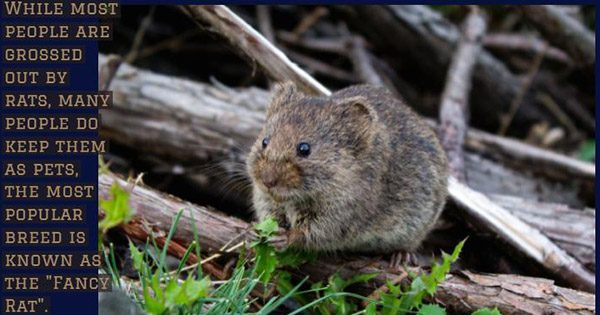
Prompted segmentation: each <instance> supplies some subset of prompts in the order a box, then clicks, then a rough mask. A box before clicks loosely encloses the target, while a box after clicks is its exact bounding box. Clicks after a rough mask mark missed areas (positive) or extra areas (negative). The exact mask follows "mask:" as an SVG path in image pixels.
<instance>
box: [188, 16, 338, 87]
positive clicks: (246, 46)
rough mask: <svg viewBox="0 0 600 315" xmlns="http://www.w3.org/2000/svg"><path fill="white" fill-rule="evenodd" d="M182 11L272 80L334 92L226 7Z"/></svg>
mask: <svg viewBox="0 0 600 315" xmlns="http://www.w3.org/2000/svg"><path fill="white" fill-rule="evenodd" d="M181 8H182V10H183V11H184V12H186V13H187V14H188V15H189V16H190V17H192V18H193V19H194V20H195V21H197V22H199V23H200V24H203V23H208V24H209V25H210V26H211V27H212V28H213V30H214V31H215V32H217V33H219V34H221V35H223V36H224V37H225V38H227V39H229V42H230V43H231V44H232V45H233V46H235V47H237V48H238V50H239V51H240V52H243V53H244V54H245V55H246V56H247V57H249V58H250V60H251V63H252V64H254V63H257V64H258V65H259V66H260V67H261V68H262V69H263V70H264V71H265V73H266V74H267V75H269V76H270V77H271V78H273V79H275V80H278V79H280V78H289V79H290V80H292V81H294V82H296V84H298V86H300V87H301V88H302V89H304V90H306V91H311V92H313V93H318V94H329V93H331V92H330V91H329V90H328V89H327V88H325V87H324V86H322V85H321V84H320V83H319V82H317V81H316V80H315V79H313V78H312V77H311V76H310V75H308V74H307V73H306V72H304V71H303V70H302V69H300V68H299V67H298V66H297V65H296V64H294V63H293V62H291V61H290V60H289V59H288V58H287V57H286V56H285V54H284V53H283V52H281V50H279V49H277V48H276V47H275V46H273V44H271V43H270V42H269V41H268V40H267V39H265V38H264V37H263V36H262V35H261V34H260V33H258V32H257V31H256V30H255V29H254V28H252V27H251V26H250V25H248V24H247V23H246V22H244V20H242V19H241V18H240V17H238V16H237V15H236V14H235V13H233V12H231V10H229V9H228V8H227V7H226V6H223V5H186V6H181Z"/></svg>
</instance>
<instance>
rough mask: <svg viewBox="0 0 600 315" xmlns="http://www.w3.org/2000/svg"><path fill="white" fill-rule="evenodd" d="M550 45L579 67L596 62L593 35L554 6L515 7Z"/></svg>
mask: <svg viewBox="0 0 600 315" xmlns="http://www.w3.org/2000/svg"><path fill="white" fill-rule="evenodd" d="M516 7H517V8H518V9H519V10H520V11H521V12H523V14H524V15H525V17H526V18H527V19H529V20H530V21H531V22H532V23H533V24H534V25H535V26H536V27H537V28H538V29H539V30H540V32H542V34H544V37H546V38H547V39H548V41H549V42H551V43H552V44H554V45H556V46H558V47H560V48H562V49H564V50H565V51H566V52H567V53H569V55H570V56H571V58H572V59H573V61H574V62H575V63H576V64H578V65H580V66H589V65H592V64H594V63H595V61H596V39H595V36H594V33H593V32H591V31H590V30H588V29H587V28H586V27H585V26H583V24H581V22H579V21H577V20H576V19H574V18H573V17H572V16H569V14H568V13H567V12H565V11H564V10H561V9H559V8H558V7H556V6H554V5H520V6H516Z"/></svg>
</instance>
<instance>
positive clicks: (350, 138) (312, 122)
mask: <svg viewBox="0 0 600 315" xmlns="http://www.w3.org/2000/svg"><path fill="white" fill-rule="evenodd" d="M246 167H247V171H248V174H249V177H250V179H251V181H252V205H253V208H254V211H255V215H256V217H257V219H258V220H263V219H264V218H265V217H267V216H272V217H273V218H275V219H276V220H277V221H278V222H279V224H280V226H285V227H286V228H287V231H288V232H287V233H288V240H289V243H290V244H289V245H290V246H293V247H298V248H302V249H307V250H315V251H329V252H332V251H333V252H336V251H352V252H395V251H406V252H410V251H413V250H415V249H416V248H417V247H418V246H419V245H420V243H421V242H422V240H423V239H424V238H425V236H426V235H427V233H428V232H429V231H430V230H431V229H432V227H433V225H434V223H435V222H436V219H437V218H438V217H439V215H440V213H441V211H442V208H443V207H444V203H445V200H446V194H447V160H446V156H445V154H444V151H443V149H442V147H441V145H440V143H439V142H438V140H437V137H436V136H435V133H434V132H433V130H432V129H431V128H429V126H428V125H427V124H426V123H425V122H424V121H423V120H422V119H421V118H420V117H419V116H418V115H417V114H415V113H414V112H413V111H412V110H411V109H410V108H409V107H408V106H406V105H405V104H404V103H403V102H402V101H400V100H399V99H397V98H395V97H394V96H393V95H392V94H391V93H389V92H388V91H387V90H385V89H384V88H377V87H373V86H368V85H357V86H351V87H348V88H345V89H343V90H340V91H338V92H335V93H333V94H332V95H331V96H328V97H318V96H309V95H305V94H303V93H301V92H299V91H298V90H297V89H296V87H295V86H294V85H293V84H291V83H283V84H278V85H277V86H276V87H275V88H274V92H273V96H272V99H271V102H270V104H269V105H268V108H267V116H266V123H265V126H264V128H263V129H262V131H261V133H260V135H259V136H258V139H257V140H256V143H255V144H254V145H253V146H252V149H251V151H250V153H249V154H248V157H247V161H246Z"/></svg>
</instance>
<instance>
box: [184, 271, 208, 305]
mask: <svg viewBox="0 0 600 315" xmlns="http://www.w3.org/2000/svg"><path fill="white" fill-rule="evenodd" d="M186 281H189V283H188V285H187V287H186V289H185V294H186V295H187V297H188V298H189V300H191V301H192V302H195V301H196V300H198V299H200V298H203V297H206V296H208V290H209V289H210V286H211V282H210V278H209V277H208V276H206V277H204V278H203V279H202V280H199V281H198V280H194V279H193V278H188V280H186Z"/></svg>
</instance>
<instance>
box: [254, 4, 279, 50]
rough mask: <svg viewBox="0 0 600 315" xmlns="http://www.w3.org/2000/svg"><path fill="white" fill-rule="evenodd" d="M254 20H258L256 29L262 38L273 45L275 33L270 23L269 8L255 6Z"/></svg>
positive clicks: (266, 6)
mask: <svg viewBox="0 0 600 315" xmlns="http://www.w3.org/2000/svg"><path fill="white" fill-rule="evenodd" d="M256 19H257V20H258V29H259V30H260V32H261V33H262V34H263V36H264V37H265V38H266V39H268V40H269V41H270V42H271V43H275V31H273V24H272V22H271V8H270V7H269V6H268V5H257V6H256Z"/></svg>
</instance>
